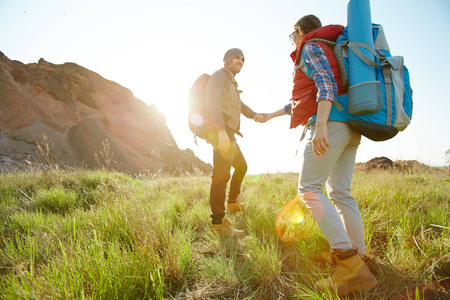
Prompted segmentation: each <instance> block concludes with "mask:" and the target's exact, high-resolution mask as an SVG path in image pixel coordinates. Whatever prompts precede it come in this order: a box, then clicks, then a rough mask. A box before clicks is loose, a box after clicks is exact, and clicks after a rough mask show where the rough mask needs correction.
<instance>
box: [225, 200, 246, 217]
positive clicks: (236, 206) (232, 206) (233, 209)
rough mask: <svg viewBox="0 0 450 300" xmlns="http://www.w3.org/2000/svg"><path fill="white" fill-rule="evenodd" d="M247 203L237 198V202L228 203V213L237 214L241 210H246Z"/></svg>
mask: <svg viewBox="0 0 450 300" xmlns="http://www.w3.org/2000/svg"><path fill="white" fill-rule="evenodd" d="M245 206H246V203H241V202H239V199H237V200H236V202H233V203H228V205H227V213H229V214H235V213H237V212H240V211H244V210H245Z"/></svg>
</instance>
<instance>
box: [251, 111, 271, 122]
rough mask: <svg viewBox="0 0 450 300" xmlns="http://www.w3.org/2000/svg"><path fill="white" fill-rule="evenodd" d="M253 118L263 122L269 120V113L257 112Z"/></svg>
mask: <svg viewBox="0 0 450 300" xmlns="http://www.w3.org/2000/svg"><path fill="white" fill-rule="evenodd" d="M253 120H255V122H258V123H265V122H267V121H269V120H270V117H269V114H265V113H259V114H256V115H255V116H254V117H253Z"/></svg>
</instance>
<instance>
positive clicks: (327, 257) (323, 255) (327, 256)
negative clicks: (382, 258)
mask: <svg viewBox="0 0 450 300" xmlns="http://www.w3.org/2000/svg"><path fill="white" fill-rule="evenodd" d="M332 254H333V253H332V252H330V251H323V252H320V254H319V257H320V260H322V261H323V262H326V263H329V264H330V265H331V264H333V260H332V259H331V256H332ZM359 257H361V259H362V261H363V262H364V263H367V260H368V259H367V256H366V255H360V256H359Z"/></svg>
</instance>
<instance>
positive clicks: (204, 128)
mask: <svg viewBox="0 0 450 300" xmlns="http://www.w3.org/2000/svg"><path fill="white" fill-rule="evenodd" d="M210 77H211V76H210V75H208V74H202V75H200V76H199V77H198V78H197V80H195V82H194V84H193V85H192V87H191V89H190V90H189V97H188V123H189V129H190V130H191V131H192V133H193V134H195V136H198V137H200V138H202V139H207V137H208V135H209V134H211V133H212V132H213V126H212V124H211V118H210V116H209V115H208V112H207V110H206V99H205V90H206V85H207V84H208V80H209V78H210Z"/></svg>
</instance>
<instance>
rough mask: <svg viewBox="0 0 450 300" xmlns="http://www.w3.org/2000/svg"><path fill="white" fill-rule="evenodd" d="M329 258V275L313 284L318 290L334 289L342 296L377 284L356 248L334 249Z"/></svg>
mask: <svg viewBox="0 0 450 300" xmlns="http://www.w3.org/2000/svg"><path fill="white" fill-rule="evenodd" d="M331 260H332V267H331V273H330V276H329V277H328V278H327V279H322V280H319V281H317V282H316V283H315V284H314V285H315V286H316V288H317V289H318V290H320V291H322V292H324V291H325V290H331V291H336V292H337V294H338V295H339V296H344V295H346V294H348V293H350V292H353V291H363V290H367V289H370V288H372V287H374V286H376V285H377V283H378V282H377V280H376V279H375V277H374V276H373V275H372V273H370V271H369V269H368V268H367V266H366V265H365V264H364V262H363V261H362V260H361V257H360V256H359V255H358V251H357V250H356V249H351V250H342V249H335V250H333V252H332V254H331Z"/></svg>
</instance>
